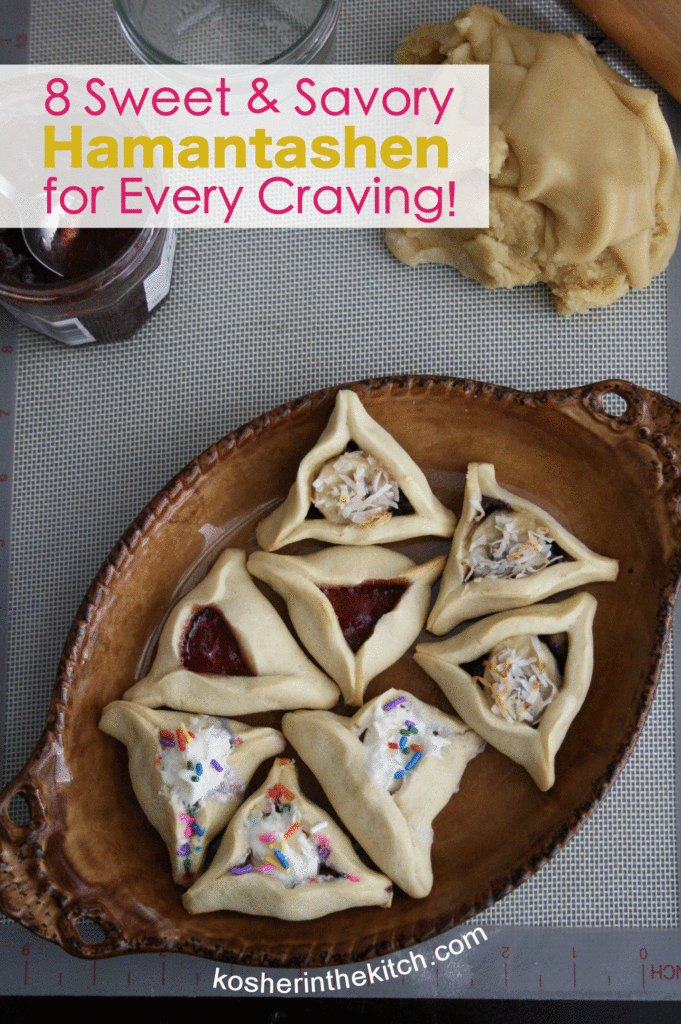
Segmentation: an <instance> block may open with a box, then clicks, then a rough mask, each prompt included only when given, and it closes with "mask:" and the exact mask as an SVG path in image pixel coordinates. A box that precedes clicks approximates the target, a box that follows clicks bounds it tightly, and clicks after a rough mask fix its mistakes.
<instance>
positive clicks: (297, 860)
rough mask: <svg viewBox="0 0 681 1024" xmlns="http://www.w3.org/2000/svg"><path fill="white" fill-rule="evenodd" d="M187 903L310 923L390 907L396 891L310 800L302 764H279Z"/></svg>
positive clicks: (191, 907) (192, 907)
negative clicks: (354, 910)
mask: <svg viewBox="0 0 681 1024" xmlns="http://www.w3.org/2000/svg"><path fill="white" fill-rule="evenodd" d="M182 902H183V903H184V906H185V908H186V910H188V911H189V913H190V914H203V913H208V912H210V911H213V910H237V911H240V912H241V913H243V914H258V915H261V916H269V917H278V918H282V919H283V920H285V921H309V920H312V919H314V918H317V917H323V916H324V915H325V914H332V913H334V911H336V910H345V909H346V908H348V907H367V906H380V907H389V906H390V904H391V902H392V885H391V884H390V879H388V878H385V877H384V876H383V875H379V874H378V873H377V872H376V871H370V870H369V868H367V867H365V866H364V864H362V862H361V861H360V860H359V858H358V857H357V856H356V854H355V853H354V851H353V849H352V846H351V844H350V841H349V839H348V838H347V836H345V835H344V834H343V832H341V830H340V829H339V827H338V825H336V824H335V823H334V822H333V821H329V818H328V815H327V814H325V813H324V811H322V810H321V809H320V808H319V807H317V806H316V805H315V804H313V803H311V802H310V801H309V800H306V799H305V797H304V796H303V795H302V793H301V792H300V788H299V785H298V776H297V773H296V770H295V766H294V762H293V761H288V760H281V759H277V760H276V761H275V763H274V765H273V767H272V771H271V772H270V774H269V775H268V777H267V780H266V781H265V783H264V784H263V785H262V786H261V787H260V789H259V790H258V791H257V793H254V794H253V796H252V797H250V798H249V799H248V800H247V801H246V802H245V803H244V804H243V806H242V807H241V808H240V809H239V811H237V813H236V814H235V816H234V817H233V818H232V821H231V822H230V825H229V827H228V829H227V831H226V832H225V835H224V837H223V839H222V843H221V844H220V849H219V850H218V852H217V853H216V855H215V859H214V861H213V863H212V864H211V866H210V867H209V868H208V870H207V871H206V873H205V874H204V875H202V876H201V878H199V880H198V881H197V882H195V883H194V885H193V886H192V887H191V889H189V890H188V891H187V892H186V893H184V895H183V897H182Z"/></svg>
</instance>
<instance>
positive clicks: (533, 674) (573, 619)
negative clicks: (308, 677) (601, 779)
mask: <svg viewBox="0 0 681 1024" xmlns="http://www.w3.org/2000/svg"><path fill="white" fill-rule="evenodd" d="M596 604H597V602H596V599H595V598H594V597H592V596H591V594H585V593H582V594H575V595H573V596H572V597H569V598H567V600H565V601H560V602H557V603H555V604H552V603H550V604H538V605H533V606H532V607H531V608H521V609H519V610H518V611H513V612H501V613H499V614H498V615H491V616H490V617H489V618H486V619H481V620H480V621H479V622H476V623H475V624H474V625H472V626H469V627H468V629H465V630H463V631H462V632H461V633H457V635H456V636H453V637H450V638H449V639H447V640H441V641H440V642H438V643H431V644H419V645H418V647H417V648H416V653H415V654H414V661H415V662H416V663H417V664H418V665H420V666H421V668H422V669H424V671H426V672H427V673H428V675H429V676H431V677H432V678H433V679H434V680H435V682H436V683H438V685H439V686H440V687H441V688H442V690H443V692H444V693H445V695H446V697H447V700H448V701H449V702H450V704H451V705H452V707H453V708H454V710H455V711H456V712H457V713H458V714H459V715H461V717H462V718H463V720H464V722H466V723H467V724H468V725H469V726H470V727H471V729H475V731H476V732H477V733H479V734H480V735H481V736H482V737H483V738H484V739H486V740H487V742H488V743H491V745H492V746H493V747H496V748H497V750H500V751H501V752H502V754H506V755H507V757H510V758H511V760H513V761H516V762H517V763H518V764H521V765H523V767H524V768H526V769H527V771H528V772H529V773H530V775H531V776H532V778H533V779H534V781H535V782H536V783H537V786H538V787H539V789H541V790H547V789H550V788H551V786H552V785H553V783H554V781H555V770H554V760H555V756H556V752H557V751H558V749H559V747H560V745H561V743H562V742H563V740H564V738H565V734H566V732H567V731H568V729H569V728H570V725H571V723H572V721H573V720H574V718H575V715H576V714H577V712H578V711H579V709H580V708H581V706H582V704H583V702H584V698H585V697H586V694H587V691H588V689H589V684H590V682H591V674H592V671H593V634H592V624H593V618H594V614H595V612H596ZM560 634H567V655H566V657H565V664H564V666H562V668H560V667H559V670H558V679H557V680H556V679H555V675H556V670H555V667H554V666H553V664H552V663H551V662H552V661H553V659H552V658H547V656H546V651H545V649H544V648H545V640H544V638H556V636H557V635H560ZM537 640H539V641H540V642H541V646H538V645H537V644H536V641H537ZM532 648H534V653H533V651H532ZM492 654H493V655H494V656H493V657H491V655H492ZM559 660H562V658H561V659H559ZM523 663H524V666H523ZM490 670H491V671H490ZM561 677H562V678H561ZM482 679H485V682H484V683H483V682H481V680H482ZM556 682H557V687H556V689H557V692H555V693H553V692H552V684H553V686H555V685H556ZM490 684H494V685H490ZM547 698H548V699H547ZM542 706H543V707H544V710H543V711H542V713H541V717H540V718H537V717H536V715H537V712H538V711H541V709H542ZM523 712H526V714H523ZM519 713H520V715H521V717H525V718H526V719H530V721H523V720H520V718H518V715H519ZM508 718H510V719H513V720H507V719H508ZM533 720H534V724H533ZM284 732H285V730H284Z"/></svg>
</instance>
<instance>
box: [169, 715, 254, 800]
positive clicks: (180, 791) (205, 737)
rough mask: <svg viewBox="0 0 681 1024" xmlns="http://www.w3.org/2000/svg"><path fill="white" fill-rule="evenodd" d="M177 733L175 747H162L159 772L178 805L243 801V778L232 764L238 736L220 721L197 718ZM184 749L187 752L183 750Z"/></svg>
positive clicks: (191, 719)
mask: <svg viewBox="0 0 681 1024" xmlns="http://www.w3.org/2000/svg"><path fill="white" fill-rule="evenodd" d="M180 731H181V733H182V735H181V737H180V736H178V735H177V732H176V733H175V734H173V741H174V745H173V746H166V745H163V743H162V744H161V748H160V749H161V753H160V759H159V762H158V770H159V772H160V773H161V777H162V779H163V783H164V786H165V790H166V793H167V794H169V795H170V797H171V799H172V800H173V802H175V803H181V804H183V805H185V806H188V807H197V806H198V807H201V806H203V804H204V803H205V802H206V800H219V801H221V802H223V803H225V802H226V801H228V800H240V799H241V797H242V796H243V793H244V790H245V783H244V780H243V779H242V777H241V776H240V775H239V773H238V772H236V771H235V770H234V768H233V767H232V766H231V765H230V764H229V763H228V762H229V757H230V754H231V752H232V750H233V749H234V747H235V745H237V743H236V737H235V736H234V733H233V732H232V730H231V729H230V728H229V727H228V726H226V725H223V724H222V723H221V722H220V719H217V718H209V717H207V716H202V717H197V716H194V717H192V718H190V719H189V721H188V723H187V725H186V727H184V728H183V729H182V730H178V732H180ZM182 746H184V750H183V749H182Z"/></svg>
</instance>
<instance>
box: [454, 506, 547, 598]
mask: <svg viewBox="0 0 681 1024" xmlns="http://www.w3.org/2000/svg"><path fill="white" fill-rule="evenodd" d="M474 507H475V508H476V509H477V508H478V505H477V504H475V505H474ZM480 511H482V507H480ZM488 523H489V526H488ZM484 527H485V528H486V529H484V530H482V529H481V530H480V531H479V532H478V531H476V532H478V536H477V537H475V536H474V537H473V540H472V541H471V544H470V547H469V549H468V554H467V555H466V557H465V558H464V559H463V566H464V569H467V570H468V571H467V573H466V576H465V578H464V583H467V582H468V580H475V579H482V578H483V577H492V578H493V579H521V578H522V577H523V576H530V575H532V574H533V573H535V572H539V571H540V570H541V569H545V568H546V567H547V566H548V565H553V564H554V563H555V562H560V561H562V558H563V556H562V555H560V554H559V555H552V545H553V537H551V535H550V534H549V531H548V530H547V529H546V527H545V526H537V527H536V528H535V529H531V528H529V527H525V526H522V525H520V524H519V523H518V516H517V515H516V514H514V513H505V512H495V513H494V514H493V515H492V516H490V517H489V520H485V523H484ZM489 527H492V528H493V529H494V531H495V533H496V534H497V536H491V537H490V536H489V535H488V531H489Z"/></svg>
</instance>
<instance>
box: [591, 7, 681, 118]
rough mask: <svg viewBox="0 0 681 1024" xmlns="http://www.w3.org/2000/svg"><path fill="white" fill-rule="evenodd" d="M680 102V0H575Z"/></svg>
mask: <svg viewBox="0 0 681 1024" xmlns="http://www.w3.org/2000/svg"><path fill="white" fill-rule="evenodd" d="M574 3H575V5H576V6H577V7H579V8H581V10H583V11H584V13H585V14H588V15H589V17H590V18H592V19H593V21H594V23H595V24H596V25H597V26H598V27H599V28H601V29H602V30H603V31H604V32H605V34H606V35H608V36H610V38H611V39H614V40H615V42H616V43H618V44H619V45H620V46H621V47H622V49H623V50H626V52H627V53H628V54H630V55H631V56H632V57H633V58H634V60H635V61H637V63H639V64H640V65H641V67H642V68H645V69H646V71H647V72H648V73H649V74H650V75H652V76H653V78H654V79H655V80H656V81H657V82H659V83H660V85H663V86H664V88H665V89H666V90H667V92H669V93H671V95H672V96H674V97H675V98H676V99H677V100H678V101H679V102H680V103H681V0H574Z"/></svg>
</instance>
